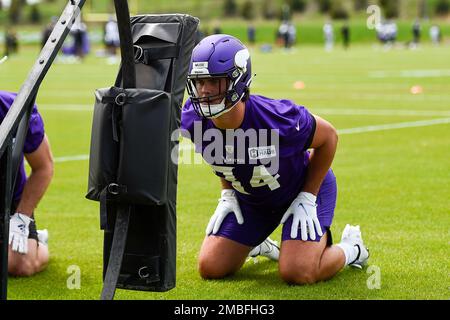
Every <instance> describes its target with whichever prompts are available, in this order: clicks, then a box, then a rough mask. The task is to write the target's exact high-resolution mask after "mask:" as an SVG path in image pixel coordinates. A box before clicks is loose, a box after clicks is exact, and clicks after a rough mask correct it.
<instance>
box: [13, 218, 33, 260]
mask: <svg viewBox="0 0 450 320" xmlns="http://www.w3.org/2000/svg"><path fill="white" fill-rule="evenodd" d="M31 221H33V219H31V218H30V217H28V216H27V215H25V214H23V213H15V214H14V215H13V216H12V217H11V220H10V221H9V244H10V245H11V250H12V251H15V252H18V253H21V254H26V253H27V252H28V235H29V234H30V230H29V226H30V222H31Z"/></svg>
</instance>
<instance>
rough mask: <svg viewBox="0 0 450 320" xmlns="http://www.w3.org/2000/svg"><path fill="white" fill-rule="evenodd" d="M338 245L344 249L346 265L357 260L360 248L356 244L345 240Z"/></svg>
mask: <svg viewBox="0 0 450 320" xmlns="http://www.w3.org/2000/svg"><path fill="white" fill-rule="evenodd" d="M336 246H338V247H339V248H341V249H342V251H344V255H345V265H346V266H348V265H349V264H350V263H351V262H353V261H355V259H356V257H357V256H358V248H357V247H356V246H352V245H351V244H348V243H343V242H341V243H338V244H337V245H336Z"/></svg>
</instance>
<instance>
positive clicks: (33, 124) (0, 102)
mask: <svg viewBox="0 0 450 320" xmlns="http://www.w3.org/2000/svg"><path fill="white" fill-rule="evenodd" d="M15 98H16V94H15V93H10V92H5V91H0V122H3V119H4V118H5V116H6V114H7V113H8V110H9V108H10V107H11V105H12V104H13V102H14V99H15ZM43 139H44V122H43V121H42V118H41V115H40V114H39V112H38V110H37V107H36V105H34V106H33V111H32V112H31V116H30V124H29V126H28V131H27V135H26V138H25V144H24V147H23V152H24V153H32V152H33V151H36V149H37V148H38V147H39V146H40V145H41V142H42V140H43ZM26 180H27V177H26V173H25V167H24V161H23V156H22V159H21V164H20V167H19V173H18V175H17V179H16V183H15V189H14V197H13V201H14V202H17V201H19V200H20V197H21V195H22V192H23V188H24V185H25V182H26Z"/></svg>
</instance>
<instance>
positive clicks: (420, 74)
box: [369, 70, 450, 79]
mask: <svg viewBox="0 0 450 320" xmlns="http://www.w3.org/2000/svg"><path fill="white" fill-rule="evenodd" d="M369 77H370V78H379V79H386V78H441V77H450V70H403V71H374V72H370V73H369Z"/></svg>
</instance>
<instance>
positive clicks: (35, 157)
mask: <svg viewBox="0 0 450 320" xmlns="http://www.w3.org/2000/svg"><path fill="white" fill-rule="evenodd" d="M15 97H16V95H15V94H14V93H10V92H5V91H0V122H1V121H3V119H4V117H5V116H6V113H7V112H8V110H9V108H10V106H11V105H12V104H13V102H14V99H15ZM23 154H24V156H25V158H26V160H27V162H28V164H29V165H30V168H31V173H30V176H29V177H28V178H27V176H26V173H25V167H24V161H23V157H22V162H21V164H20V167H19V172H18V174H17V178H16V180H15V188H14V196H13V203H12V208H11V213H12V216H11V220H10V226H9V253H8V254H9V257H8V273H9V274H10V275H13V276H31V275H33V274H35V273H37V272H40V271H42V270H44V269H45V267H46V266H47V264H48V261H49V251H48V232H47V230H37V229H36V223H35V218H34V213H35V209H36V208H37V206H38V203H39V201H40V200H41V198H42V197H43V196H44V194H45V191H46V190H47V187H48V185H49V184H50V181H51V179H52V176H53V158H52V153H51V150H50V145H49V142H48V139H47V136H46V134H45V131H44V123H43V120H42V117H41V116H40V114H39V112H38V110H37V107H36V105H35V106H34V107H33V111H32V113H31V117H30V123H29V128H28V131H27V135H26V140H25V144H24V148H23Z"/></svg>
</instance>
